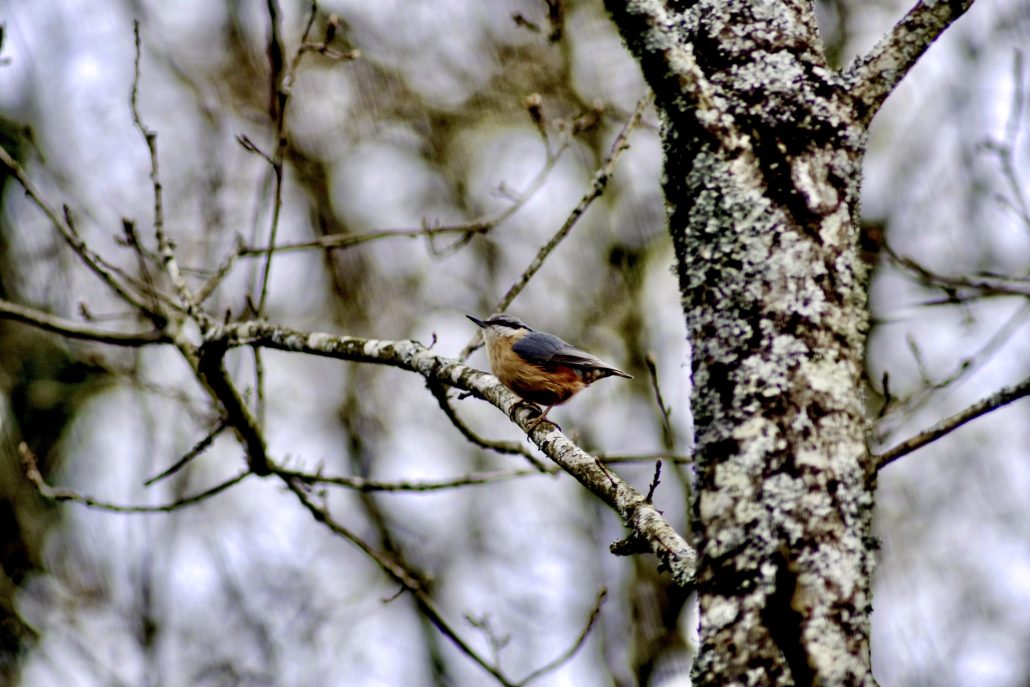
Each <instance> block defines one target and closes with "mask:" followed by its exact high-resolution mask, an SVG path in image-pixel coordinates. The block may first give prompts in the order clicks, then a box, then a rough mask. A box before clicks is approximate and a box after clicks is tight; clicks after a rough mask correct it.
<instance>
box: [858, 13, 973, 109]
mask: <svg viewBox="0 0 1030 687" xmlns="http://www.w3.org/2000/svg"><path fill="white" fill-rule="evenodd" d="M972 4H973V0H949V1H948V2H944V1H942V0H919V1H918V2H917V3H916V5H915V7H913V8H912V9H911V10H909V11H908V14H906V15H905V16H904V18H902V20H901V21H899V22H898V23H897V24H895V25H894V28H892V29H891V30H890V32H889V33H888V34H887V35H886V36H884V37H883V38H882V39H881V40H880V42H879V43H877V44H876V45H875V46H874V47H873V49H872V50H870V51H869V52H868V53H866V54H865V55H863V56H861V57H859V58H858V59H856V60H855V61H854V62H853V63H852V64H851V66H849V67H848V69H847V71H846V72H845V73H844V77H845V81H846V83H847V84H848V86H849V89H850V91H851V95H852V97H853V98H854V99H855V107H856V110H857V111H858V116H859V119H860V121H861V122H862V123H863V124H868V123H869V122H870V121H871V120H872V118H873V115H875V114H876V112H877V111H878V110H879V109H880V106H881V105H883V102H884V101H885V100H886V99H887V96H888V95H890V93H891V91H893V90H894V87H895V86H897V85H898V83H899V82H900V81H901V80H902V79H903V78H905V76H906V75H907V74H908V72H909V71H910V70H911V69H912V66H913V65H915V63H916V61H917V60H919V58H920V57H922V55H923V53H924V52H926V50H927V48H929V47H930V45H931V44H932V43H933V42H934V41H935V40H937V37H938V36H940V35H941V34H942V33H943V32H944V30H945V29H947V28H948V27H949V26H950V25H951V23H952V22H954V21H955V20H956V19H958V18H959V17H961V16H962V15H963V14H964V13H965V11H966V10H968V9H969V8H970V6H972Z"/></svg>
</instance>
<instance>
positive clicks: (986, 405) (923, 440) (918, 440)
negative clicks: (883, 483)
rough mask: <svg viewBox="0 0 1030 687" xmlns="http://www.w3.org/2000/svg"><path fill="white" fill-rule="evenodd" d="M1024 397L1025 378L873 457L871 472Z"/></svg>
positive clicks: (1027, 392) (1029, 391) (1028, 383)
mask: <svg viewBox="0 0 1030 687" xmlns="http://www.w3.org/2000/svg"><path fill="white" fill-rule="evenodd" d="M1024 396H1030V378H1027V379H1025V380H1023V381H1022V382H1020V383H1019V384H1017V385H1015V386H1010V387H1006V388H1004V389H1001V390H1000V391H997V392H996V393H994V394H991V395H990V396H988V397H987V398H985V399H983V400H982V401H979V402H978V403H974V404H973V405H971V406H969V407H968V408H966V409H965V410H963V411H960V412H958V413H955V414H954V415H952V416H951V417H949V418H945V419H944V420H941V421H940V422H938V423H937V424H936V425H934V426H933V427H931V428H930V429H928V430H926V431H925V432H920V433H919V434H917V435H915V436H914V437H912V438H911V439H907V440H906V441H903V442H901V443H900V444H898V445H897V446H895V447H894V448H892V449H890V450H889V451H885V452H883V453H881V454H880V455H878V456H873V460H872V465H873V470H874V471H876V470H882V469H883V468H884V467H886V466H887V465H890V464H891V463H893V462H894V461H895V460H897V459H898V458H901V457H902V456H906V455H908V454H909V453H912V452H913V451H915V450H916V449H919V448H922V447H923V446H926V445H927V444H929V443H932V442H934V441H937V440H938V439H940V438H941V437H943V436H944V435H946V434H949V433H950V432H953V431H954V430H956V429H958V428H959V427H961V426H962V425H964V424H966V423H967V422H969V421H971V420H975V419H976V418H978V417H980V416H981V415H986V414H987V413H989V412H991V411H993V410H997V409H998V408H1001V407H1003V406H1006V405H1008V404H1009V403H1012V402H1013V401H1016V400H1018V399H1020V398H1023V397H1024Z"/></svg>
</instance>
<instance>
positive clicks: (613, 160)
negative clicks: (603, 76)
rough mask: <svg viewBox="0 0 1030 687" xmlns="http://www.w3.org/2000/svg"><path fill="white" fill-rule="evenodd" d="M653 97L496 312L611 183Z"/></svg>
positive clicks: (465, 352) (465, 353)
mask: <svg viewBox="0 0 1030 687" xmlns="http://www.w3.org/2000/svg"><path fill="white" fill-rule="evenodd" d="M651 100H652V94H651V93H646V94H645V95H644V96H643V97H641V98H640V100H639V101H637V107H636V109H635V110H633V114H632V115H631V116H630V118H629V120H628V121H627V122H626V124H625V125H623V127H622V129H621V130H620V131H619V133H618V135H616V137H615V140H614V141H612V147H611V149H610V150H609V152H608V155H607V157H606V158H605V160H604V162H603V163H602V164H601V167H600V168H599V169H598V170H597V171H596V172H595V173H594V178H593V179H592V180H591V181H590V188H588V189H587V192H586V193H585V194H583V197H582V198H581V199H580V201H579V203H577V204H576V207H574V208H572V212H570V213H569V216H568V217H567V218H566V219H565V222H564V223H563V224H562V225H561V227H560V228H559V229H558V231H556V232H555V233H554V236H552V237H551V239H550V240H549V241H548V242H547V243H545V244H544V245H543V246H541V247H540V250H539V251H537V254H536V255H535V256H534V257H533V260H532V261H530V263H529V265H528V266H527V267H526V269H525V270H524V271H523V272H522V274H521V275H520V276H519V278H518V279H517V280H516V281H515V283H514V284H512V285H511V287H510V288H509V289H508V291H507V293H505V294H504V296H503V297H502V298H501V300H500V301H498V302H497V305H495V306H494V309H493V312H494V313H500V312H504V311H505V310H507V309H508V306H509V305H511V303H512V301H514V300H515V299H516V298H517V297H518V295H519V294H520V293H522V289H524V288H526V284H528V283H529V280H530V279H532V278H533V276H534V275H536V273H537V272H538V271H539V270H540V268H541V267H543V264H544V260H546V259H547V256H548V255H550V254H551V252H552V251H554V249H555V248H557V247H558V244H559V243H561V242H562V241H563V240H565V237H566V236H568V235H569V232H570V231H572V228H573V227H574V226H576V223H577V222H578V221H579V218H580V217H582V216H583V214H584V213H585V212H586V211H587V210H588V209H589V208H590V205H591V204H592V203H593V202H594V201H595V200H597V199H598V198H599V197H600V196H601V194H602V193H604V189H605V188H606V187H607V186H608V180H609V179H611V176H612V173H613V172H614V171H615V165H616V164H617V163H618V161H619V158H620V157H622V153H623V152H624V151H625V150H626V149H627V148H629V136H630V134H631V133H633V130H634V129H636V128H637V125H639V124H640V120H641V119H642V118H643V116H644V110H646V109H647V106H648V105H650V104H651ZM481 338H482V333H481V332H480V331H479V330H477V331H476V334H475V336H473V337H472V340H471V341H469V343H468V344H467V345H466V346H465V348H464V349H462V351H461V353H460V354H459V356H458V357H459V358H460V359H461V360H465V359H466V358H468V357H469V355H470V354H471V353H472V351H474V350H475V349H476V346H477V345H478V344H479V342H480V341H481Z"/></svg>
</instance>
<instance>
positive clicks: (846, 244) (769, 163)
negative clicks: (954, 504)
mask: <svg viewBox="0 0 1030 687" xmlns="http://www.w3.org/2000/svg"><path fill="white" fill-rule="evenodd" d="M681 5H682V6H683V7H682V9H681V11H675V10H673V9H670V8H669V7H666V6H665V5H664V4H662V3H658V2H636V3H621V2H614V1H610V2H609V9H610V11H611V12H612V14H613V18H614V19H615V21H616V24H617V25H618V26H619V27H620V29H621V31H622V33H623V36H624V38H625V40H626V41H627V43H628V44H629V47H630V49H631V51H632V52H634V54H635V55H637V57H638V58H639V59H640V61H641V65H642V67H643V70H644V73H645V76H646V77H647V78H648V80H649V82H650V84H651V86H652V88H653V89H654V90H655V96H656V102H657V103H658V106H659V110H660V112H661V113H662V116H663V120H664V121H663V124H664V140H665V146H666V149H665V155H666V163H665V165H666V166H665V178H664V180H663V183H664V185H665V194H666V199H667V201H668V204H669V215H668V219H669V226H670V230H671V232H672V236H673V240H674V242H675V246H676V254H677V257H678V260H679V276H680V288H681V291H682V295H683V299H684V310H685V313H686V317H687V321H688V331H689V333H690V340H691V343H692V345H693V372H694V385H695V390H696V391H695V397H694V418H695V423H696V426H697V428H698V436H697V454H698V460H699V488H698V503H697V513H698V516H699V518H698V523H697V524H698V526H697V533H698V537H699V541H698V545H699V549H700V552H701V556H702V566H701V568H700V569H699V573H698V580H697V584H698V589H699V595H700V604H701V639H702V648H701V653H700V656H699V659H698V663H697V665H696V668H695V673H696V677H697V681H698V683H700V684H713V685H720V686H726V685H790V684H797V685H813V684H819V685H871V684H874V681H873V678H872V674H871V670H870V659H869V611H870V593H869V583H870V577H871V573H872V568H873V548H874V547H873V542H872V537H871V509H872V504H873V500H872V493H871V486H870V485H869V484H868V483H867V481H866V478H865V475H866V470H865V461H866V458H867V456H866V447H865V442H864V434H863V406H862V402H861V399H862V394H861V388H862V386H861V382H860V377H861V371H862V364H863V349H864V337H865V332H866V328H867V321H866V319H867V316H866V304H865V291H866V274H865V270H864V267H863V265H862V263H861V262H860V260H859V259H858V257H857V251H856V250H855V248H856V245H857V229H856V227H857V223H856V221H855V220H856V218H857V214H858V197H859V196H858V193H859V182H860V172H861V160H862V152H863V148H864V143H865V128H864V125H863V124H862V118H860V117H859V116H857V115H856V112H855V109H854V105H853V102H852V99H851V97H850V95H849V92H848V90H847V89H846V87H845V83H844V80H843V79H842V77H841V76H840V75H839V74H838V73H837V72H835V71H833V70H831V69H830V68H828V67H827V65H826V62H825V58H824V56H823V53H822V49H821V45H820V40H819V36H818V31H817V28H816V25H815V20H814V16H813V14H812V11H811V6H810V5H809V4H808V3H805V2H754V3H748V2H731V3H725V2H702V3H696V4H691V3H681Z"/></svg>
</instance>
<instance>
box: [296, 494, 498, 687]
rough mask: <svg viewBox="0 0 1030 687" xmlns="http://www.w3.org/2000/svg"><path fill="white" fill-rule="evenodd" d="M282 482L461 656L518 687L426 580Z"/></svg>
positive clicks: (314, 516) (306, 496)
mask: <svg viewBox="0 0 1030 687" xmlns="http://www.w3.org/2000/svg"><path fill="white" fill-rule="evenodd" d="M283 481H284V482H285V483H286V486H287V487H288V488H289V489H290V491H291V492H293V494H294V496H296V497H297V500H298V501H300V503H301V504H302V505H303V506H304V507H305V508H306V509H307V511H308V512H309V513H310V514H311V516H312V517H313V518H314V519H315V520H316V521H318V522H320V523H322V524H323V525H325V526H326V527H328V528H329V530H330V531H331V532H333V533H334V534H336V535H337V536H339V537H342V538H344V539H346V540H347V541H349V542H351V543H352V544H354V545H355V546H357V547H358V548H359V549H361V551H362V552H363V553H364V554H365V555H366V556H368V557H369V558H371V559H372V561H373V562H375V564H376V565H378V566H379V567H380V569H382V570H383V572H385V573H386V574H388V575H389V576H390V577H392V578H393V579H394V580H396V581H397V582H398V583H399V584H400V585H401V586H402V587H404V590H405V591H407V592H409V593H410V594H411V596H412V598H413V599H414V600H415V603H416V604H417V605H418V607H419V610H420V611H422V614H423V615H425V616H426V618H427V619H428V620H429V622H431V623H432V624H433V626H434V627H436V629H438V630H439V631H440V632H441V633H442V634H443V635H444V636H445V637H447V638H448V639H450V640H451V641H452V642H454V644H455V646H457V647H458V649H459V650H460V651H461V652H462V653H464V654H465V655H466V656H468V657H469V658H471V659H472V660H473V661H474V662H475V663H476V664H477V665H478V666H479V667H480V668H482V669H483V670H485V671H486V672H488V673H489V674H490V675H492V676H493V677H494V679H496V680H497V681H498V682H499V683H500V684H502V685H504V686H505V687H515V683H513V682H511V681H510V680H509V679H508V678H507V677H506V676H505V675H504V673H502V672H501V670H500V668H499V667H498V666H495V665H494V664H492V663H491V662H490V661H488V660H487V659H486V658H484V657H483V656H482V655H480V653H479V652H478V651H476V650H475V649H474V648H473V647H472V646H471V645H470V644H469V643H468V642H466V641H465V639H464V638H463V637H462V636H461V635H460V634H459V633H458V631H457V630H455V629H454V627H452V626H451V624H450V623H449V622H448V621H447V619H446V618H445V617H444V615H443V612H442V611H441V610H440V608H439V607H438V606H437V605H436V602H435V601H434V600H433V598H432V597H431V596H430V595H429V593H428V592H427V591H426V588H425V583H424V582H423V579H422V578H423V577H424V576H423V575H421V574H418V573H415V572H413V571H411V570H409V569H408V568H406V567H405V566H403V565H401V564H400V563H399V562H397V561H395V560H393V559H392V558H389V557H387V556H386V555H385V554H383V553H381V552H379V551H376V550H375V549H374V548H372V546H371V545H370V544H369V543H368V542H366V541H365V540H363V539H362V538H361V537H359V536H358V535H357V534H355V533H354V532H352V531H351V530H349V529H348V528H346V527H344V526H343V525H342V524H340V523H339V522H338V521H336V520H335V519H334V518H333V517H332V516H331V515H330V514H329V512H328V511H327V510H326V509H325V508H323V507H321V506H319V505H318V504H316V503H315V502H314V501H312V500H311V497H310V496H309V495H308V493H307V492H306V491H305V490H304V488H303V487H301V486H300V485H299V484H298V483H297V481H296V480H295V479H293V478H287V477H284V478H283Z"/></svg>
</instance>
